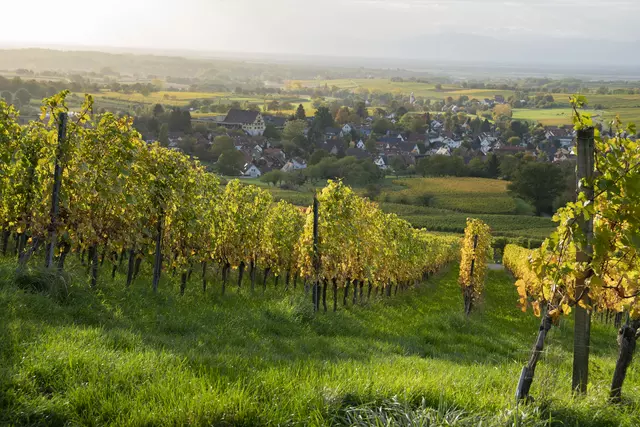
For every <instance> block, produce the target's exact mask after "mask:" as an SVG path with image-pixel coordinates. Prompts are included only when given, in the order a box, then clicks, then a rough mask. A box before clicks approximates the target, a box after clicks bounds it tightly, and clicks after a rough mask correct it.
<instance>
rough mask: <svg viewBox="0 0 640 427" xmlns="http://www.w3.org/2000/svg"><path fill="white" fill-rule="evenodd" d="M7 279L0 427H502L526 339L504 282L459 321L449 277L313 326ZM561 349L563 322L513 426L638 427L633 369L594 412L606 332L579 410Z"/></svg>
mask: <svg viewBox="0 0 640 427" xmlns="http://www.w3.org/2000/svg"><path fill="white" fill-rule="evenodd" d="M12 269H13V266H10V265H8V264H6V263H5V264H4V266H3V265H0V273H1V275H0V342H2V344H3V345H2V346H0V424H2V425H5V424H9V423H15V424H18V425H25V424H30V425H63V424H67V423H68V424H72V425H184V424H194V425H205V424H206V425H208V424H235V425H257V424H266V423H271V424H311V425H319V424H337V423H344V422H345V419H344V414H345V410H347V409H348V408H353V407H354V406H363V405H364V406H365V407H368V408H370V407H372V404H374V403H376V404H383V405H385V402H387V403H388V402H389V400H391V399H393V398H394V397H396V398H397V399H398V400H399V401H400V402H402V403H401V404H400V409H401V410H402V411H408V410H409V408H414V407H416V406H419V405H421V404H422V405H423V406H424V407H433V408H437V409H438V413H443V412H446V411H444V410H443V408H450V407H453V406H455V407H456V408H458V409H461V410H463V411H465V412H466V413H467V415H465V416H463V417H462V418H461V419H460V420H459V421H458V422H457V423H453V425H463V424H462V422H461V421H464V418H465V417H469V416H471V415H472V416H474V417H477V418H474V421H473V425H477V423H478V421H479V418H484V419H485V423H484V424H482V425H508V423H509V422H510V421H511V420H513V413H512V411H513V408H514V402H513V392H514V388H515V383H516V382H517V378H518V376H519V372H520V368H521V366H522V364H523V362H524V360H525V359H526V357H527V355H528V349H529V347H530V345H531V343H532V342H533V339H534V336H535V333H536V329H537V320H536V319H535V318H533V317H532V316H531V315H530V314H523V313H521V312H520V311H519V309H518V308H516V306H515V301H516V300H517V295H516V293H515V291H514V288H513V285H512V280H511V278H510V277H509V276H508V275H507V274H506V273H504V272H491V273H490V274H489V279H488V282H487V286H486V297H485V298H484V302H483V303H482V304H481V306H480V308H479V310H478V311H477V312H476V313H474V314H473V315H472V316H471V318H470V319H465V318H464V316H463V315H461V304H462V302H461V297H460V293H459V289H458V285H457V283H456V279H457V271H456V270H455V269H451V270H450V272H449V273H446V274H444V275H443V276H440V277H437V278H435V279H434V280H432V281H431V282H430V283H428V284H426V285H424V286H422V287H421V288H420V289H419V290H417V291H412V292H409V293H407V294H405V295H401V296H398V297H397V298H396V299H394V300H392V301H390V302H377V303H375V304H373V305H371V306H368V307H364V308H361V307H356V308H349V309H346V310H345V309H341V310H340V311H339V312H338V313H337V314H334V313H329V314H326V315H325V314H321V315H319V316H318V317H317V318H315V319H314V318H313V317H312V316H311V313H310V312H309V308H310V304H309V303H308V302H307V301H306V300H303V299H302V298H301V295H300V294H302V292H300V291H298V293H297V295H298V296H296V297H292V296H291V295H290V294H285V293H283V292H282V291H272V290H270V291H269V292H268V295H267V297H262V296H260V294H261V293H258V296H255V297H250V296H249V293H248V292H247V291H246V290H244V291H243V292H241V293H239V294H238V293H236V290H235V289H231V290H230V292H228V294H227V296H225V297H224V298H222V297H220V296H219V287H218V286H212V287H211V288H210V290H209V292H208V293H207V294H206V295H205V296H202V294H201V292H200V291H199V289H197V288H198V286H199V285H198V284H197V283H193V282H192V283H189V289H188V291H187V295H185V296H184V297H183V298H179V297H178V296H177V295H176V294H177V290H176V285H175V284H174V285H170V284H169V283H167V282H163V284H162V285H161V291H160V293H159V294H158V295H153V294H152V293H151V292H150V291H149V284H148V282H146V281H140V282H139V283H135V284H134V286H133V287H132V288H131V289H129V290H125V289H123V288H124V286H123V283H122V282H123V277H121V276H118V277H117V279H116V281H115V282H113V283H112V282H110V281H109V280H105V281H104V282H103V283H101V284H100V288H99V290H97V291H95V292H91V291H89V290H87V289H86V288H84V287H83V286H79V285H76V286H75V287H73V288H72V297H71V298H70V299H69V300H68V301H67V302H65V303H62V304H58V303H55V302H54V301H52V300H51V299H50V298H48V297H45V296H42V295H38V294H29V293H24V292H22V291H19V290H17V289H16V288H15V287H14V285H12V284H11V283H13V281H12V279H11V277H10V276H11V274H10V272H11V271H12ZM104 273H106V272H104ZM194 279H195V278H194ZM271 286H272V285H271ZM169 287H171V288H172V289H168V288H169ZM571 342H572V337H571V325H570V324H569V323H568V322H567V323H565V324H563V325H562V326H561V327H560V328H559V329H554V330H553V331H552V334H551V336H550V340H549V344H550V345H549V347H548V352H547V355H546V357H545V358H544V360H543V361H542V362H541V365H540V366H539V368H538V371H537V378H536V381H535V383H534V387H533V390H532V393H533V395H534V396H536V397H537V404H536V405H535V406H532V407H524V408H522V407H521V408H520V410H521V411H522V412H523V413H524V414H526V415H527V418H526V419H525V422H524V423H523V424H522V425H544V420H549V419H552V420H554V421H557V422H558V423H559V422H561V421H562V422H564V423H565V424H564V425H586V426H588V425H592V426H596V425H612V426H613V425H629V426H630V425H638V423H640V406H639V398H640V369H639V366H638V364H637V363H635V364H634V365H633V366H632V367H631V369H630V372H629V375H628V379H627V384H626V386H625V394H626V396H628V398H630V399H631V400H629V401H627V402H626V404H625V405H624V406H622V407H620V408H618V407H614V406H608V405H606V404H605V403H604V402H605V395H606V389H607V385H608V383H609V380H610V377H611V374H612V371H613V362H614V359H613V358H614V355H615V331H614V330H613V328H612V327H610V326H609V327H607V326H603V325H600V324H594V327H593V349H592V352H593V353H592V354H593V357H592V359H591V377H590V380H591V386H590V395H589V396H588V397H587V398H586V399H578V400H573V399H572V398H571V397H570V396H571V393H570V370H571V356H570V350H571V345H570V343H571ZM405 404H406V405H405ZM350 411H353V409H350ZM469 413H470V414H469ZM351 421H353V419H351ZM442 424H444V422H443V421H442V422H441V423H439V424H437V425H442ZM464 425H471V424H464ZM557 425H560V424H557Z"/></svg>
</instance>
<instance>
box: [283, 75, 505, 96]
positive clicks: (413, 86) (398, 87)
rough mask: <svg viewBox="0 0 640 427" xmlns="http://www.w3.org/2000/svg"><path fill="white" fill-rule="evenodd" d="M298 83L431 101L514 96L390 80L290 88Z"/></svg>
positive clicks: (322, 82) (337, 81) (318, 83)
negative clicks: (407, 96)
mask: <svg viewBox="0 0 640 427" xmlns="http://www.w3.org/2000/svg"><path fill="white" fill-rule="evenodd" d="M296 83H299V84H300V86H302V87H322V86H325V84H326V85H328V86H329V87H332V86H336V87H338V88H340V89H352V90H357V89H358V88H362V89H367V90H369V91H374V92H375V91H377V92H383V93H402V94H406V95H408V94H410V93H411V92H413V93H414V94H415V96H422V97H425V98H430V99H444V98H447V97H449V96H451V97H453V98H458V97H460V96H461V95H467V96H468V97H469V98H470V99H473V98H476V99H478V100H482V99H484V98H493V97H494V96H495V95H503V96H504V97H505V98H506V97H509V96H510V95H512V94H513V91H509V90H485V89H462V88H460V86H455V85H442V90H440V91H438V90H436V88H435V84H430V83H417V82H392V81H391V80H390V79H335V80H295V81H292V82H289V87H291V88H293V90H295V87H296Z"/></svg>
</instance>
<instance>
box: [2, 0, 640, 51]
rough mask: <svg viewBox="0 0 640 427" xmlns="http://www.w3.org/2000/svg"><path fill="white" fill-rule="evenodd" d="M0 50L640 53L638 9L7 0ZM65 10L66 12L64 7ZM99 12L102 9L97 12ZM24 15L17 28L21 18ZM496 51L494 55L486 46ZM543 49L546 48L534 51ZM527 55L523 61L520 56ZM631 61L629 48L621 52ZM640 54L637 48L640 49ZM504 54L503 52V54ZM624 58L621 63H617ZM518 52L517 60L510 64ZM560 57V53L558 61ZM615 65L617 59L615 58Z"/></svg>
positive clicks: (354, 0) (536, 3)
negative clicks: (77, 47) (76, 47)
mask: <svg viewBox="0 0 640 427" xmlns="http://www.w3.org/2000/svg"><path fill="white" fill-rule="evenodd" d="M0 3H2V4H1V5H0V7H1V9H2V11H3V15H5V16H9V17H14V18H12V19H3V20H2V25H0V44H2V45H5V46H6V45H11V46H53V45H80V46H86V47H91V46H102V47H106V46H111V47H127V48H155V49H180V50H195V51H209V52H215V51H234V52H264V53H294V54H299V53H305V54H310V55H336V56H369V57H385V56H390V57H409V58H427V57H442V58H447V59H452V58H453V59H456V58H457V57H462V56H465V55H464V54H461V52H460V50H461V49H465V50H468V51H470V54H469V55H471V56H473V54H476V56H478V52H475V51H476V49H478V48H480V49H481V48H482V47H483V46H487V47H488V51H487V56H495V55H499V54H500V55H503V56H505V57H506V58H507V59H509V58H510V57H513V58H524V59H526V58H527V57H528V56H530V55H528V54H527V52H526V51H527V50H528V49H532V50H536V52H535V54H536V55H539V56H541V57H544V54H543V51H544V50H545V49H547V48H548V49H551V50H553V49H556V50H557V51H559V52H561V51H563V50H566V49H570V48H571V46H574V47H576V48H577V50H578V51H580V52H582V50H584V49H585V46H584V45H589V46H592V48H593V49H595V50H601V51H607V50H609V46H615V45H616V43H614V41H615V42H617V43H619V44H621V45H622V46H625V47H638V46H640V25H637V19H638V16H640V0H607V1H601V0H509V1H495V0H180V1H175V0H109V1H108V2H95V1H87V0H65V1H64V2H61V3H55V2H51V1H50V0H22V1H14V0H0ZM58 4H61V5H62V6H58ZM92 4H96V6H92ZM19 16H24V18H21V19H17V18H16V17H19ZM489 44H490V45H492V46H488V45H489ZM536 47H538V49H536ZM517 49H520V50H524V52H518V53H517V54H516V53H514V52H513V50H517ZM616 49H618V50H620V52H622V54H624V50H623V49H622V48H621V47H618V48H616ZM636 50H637V49H636ZM500 52H502V53H500ZM617 52H618V51H617V50H616V54H617ZM512 53H513V55H512ZM550 55H551V57H553V58H555V56H554V55H555V54H554V53H552V54H550ZM611 56H612V58H615V55H611Z"/></svg>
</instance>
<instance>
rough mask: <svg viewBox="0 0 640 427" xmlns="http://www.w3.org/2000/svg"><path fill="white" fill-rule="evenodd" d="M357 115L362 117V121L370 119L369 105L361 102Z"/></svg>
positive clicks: (358, 104) (358, 105) (357, 105)
mask: <svg viewBox="0 0 640 427" xmlns="http://www.w3.org/2000/svg"><path fill="white" fill-rule="evenodd" d="M356 114H357V115H358V116H360V118H361V119H366V118H367V117H369V111H368V110H367V104H365V103H364V101H359V102H358V103H357V104H356Z"/></svg>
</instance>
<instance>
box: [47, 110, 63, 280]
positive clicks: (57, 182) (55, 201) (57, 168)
mask: <svg viewBox="0 0 640 427" xmlns="http://www.w3.org/2000/svg"><path fill="white" fill-rule="evenodd" d="M66 133H67V113H64V112H62V113H60V114H59V115H58V148H57V149H56V158H55V165H54V169H53V193H52V194H51V214H50V216H51V223H50V224H49V244H48V245H47V248H46V250H45V258H44V266H45V268H49V267H51V265H53V254H54V253H55V250H56V238H57V236H56V231H57V227H58V212H59V210H60V186H61V184H62V165H61V164H60V163H61V160H62V159H61V157H62V151H63V144H64V138H65V135H66Z"/></svg>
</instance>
